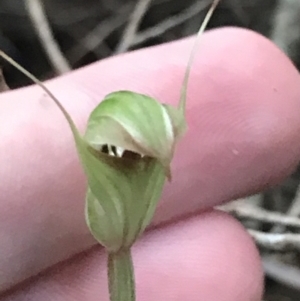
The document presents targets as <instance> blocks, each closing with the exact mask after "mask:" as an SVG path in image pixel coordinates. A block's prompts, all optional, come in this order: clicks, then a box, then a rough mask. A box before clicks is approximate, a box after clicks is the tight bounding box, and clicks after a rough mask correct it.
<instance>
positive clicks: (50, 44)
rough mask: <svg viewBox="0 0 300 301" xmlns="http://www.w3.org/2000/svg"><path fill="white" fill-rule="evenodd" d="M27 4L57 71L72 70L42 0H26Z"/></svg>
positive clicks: (60, 72)
mask: <svg viewBox="0 0 300 301" xmlns="http://www.w3.org/2000/svg"><path fill="white" fill-rule="evenodd" d="M25 5H26V8H27V11H28V14H29V16H30V19H31V21H32V23H33V25H34V28H35V31H36V33H37V35H38V37H39V39H40V41H41V44H42V46H43V48H44V50H45V52H46V54H47V56H48V58H49V60H50V62H51V64H52V66H53V68H54V69H55V71H56V72H57V73H58V74H62V73H65V72H67V71H70V70H71V67H70V65H69V63H68V61H67V60H66V58H65V57H64V55H63V54H62V52H61V51H60V48H59V46H58V44H57V42H56V40H55V39H54V37H53V34H52V30H51V27H50V25H49V23H48V20H47V17H46V14H45V11H44V7H43V4H42V2H41V0H25Z"/></svg>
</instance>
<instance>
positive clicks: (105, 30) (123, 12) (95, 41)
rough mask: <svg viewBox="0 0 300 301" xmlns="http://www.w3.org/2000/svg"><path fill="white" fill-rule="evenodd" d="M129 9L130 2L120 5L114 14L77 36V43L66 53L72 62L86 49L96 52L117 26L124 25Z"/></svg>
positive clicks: (81, 55) (130, 6)
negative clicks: (84, 33) (87, 31)
mask: <svg viewBox="0 0 300 301" xmlns="http://www.w3.org/2000/svg"><path fill="white" fill-rule="evenodd" d="M130 10H132V4H131V3H129V4H125V5H123V6H121V7H120V8H119V9H118V11H117V14H116V15H115V16H113V17H110V18H108V19H107V20H104V21H103V22H101V23H100V24H98V25H97V26H96V27H95V28H94V29H93V30H91V31H90V32H89V33H88V34H87V35H85V36H84V37H83V38H78V45H76V46H75V47H74V48H73V49H71V50H70V52H69V53H68V54H67V57H68V58H69V60H70V61H71V62H73V63H75V62H78V61H79V60H80V59H82V58H83V56H84V55H85V54H86V51H91V52H94V53H96V50H97V49H98V48H99V46H100V45H101V44H103V43H104V41H105V39H106V38H108V37H109V35H110V34H111V33H112V32H114V31H115V30H116V29H117V28H119V27H121V26H122V25H124V23H125V22H126V20H127V15H128V13H129V12H130ZM98 56H99V55H98Z"/></svg>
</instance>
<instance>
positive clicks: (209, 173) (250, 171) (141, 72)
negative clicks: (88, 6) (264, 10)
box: [0, 28, 300, 301]
mask: <svg viewBox="0 0 300 301" xmlns="http://www.w3.org/2000/svg"><path fill="white" fill-rule="evenodd" d="M193 41H194V39H184V40H181V41H177V42H174V43H169V44H165V45H161V46H157V47H153V48H148V49H144V50H140V51H136V52H132V53H129V54H125V55H120V56H117V57H115V58H111V59H107V60H103V61H101V62H98V63H95V64H92V65H90V66H88V67H85V68H82V69H80V70H78V71H73V72H71V73H70V74H67V75H65V76H62V77H60V78H57V79H54V80H52V81H49V82H47V83H46V84H47V86H48V87H49V89H50V90H51V91H52V92H53V93H54V94H55V95H56V96H57V97H58V98H59V100H60V101H61V102H62V103H63V105H64V106H65V107H66V108H67V110H68V111H69V112H70V114H71V115H72V117H73V118H74V120H75V122H76V124H77V125H78V126H79V128H80V129H81V130H84V127H85V124H86V120H87V117H88V115H89V113H90V112H91V110H92V109H93V108H94V107H95V105H96V104H97V103H98V102H99V101H100V100H101V99H102V98H103V97H104V96H105V95H106V94H108V93H110V92H112V91H116V90H122V89H128V90H132V91H136V92H141V93H146V94H149V95H151V96H153V97H156V98H157V99H158V100H160V101H161V102H167V103H172V104H174V105H175V104H177V102H178V99H179V93H180V87H181V83H182V79H183V75H184V71H185V68H186V63H187V59H188V56H189V53H190V50H191V47H192V45H193ZM299 112H300V77H299V74H298V72H297V70H296V69H295V67H294V66H293V65H292V63H291V62H290V61H289V60H288V58H287V57H286V56H285V55H284V54H283V53H282V52H281V51H280V50H278V49H277V48H276V47H275V46H274V45H273V44H272V43H271V42H270V41H268V40H267V39H265V38H263V37H261V36H260V35H258V34H256V33H253V32H251V31H247V30H243V29H236V28H224V29H218V30H213V31H209V32H208V33H205V34H204V36H203V40H202V43H200V46H199V51H198V54H197V58H196V60H195V62H194V64H193V69H192V74H191V79H190V83H189V87H188V100H187V121H188V124H189V129H188V132H187V134H186V136H185V137H184V138H183V140H182V141H181V142H180V144H179V146H178V149H177V151H176V154H175V158H174V161H173V164H172V171H173V181H172V182H171V183H168V184H167V185H166V189H165V191H164V194H163V197H162V200H161V202H160V204H159V207H158V210H157V213H156V215H155V218H154V221H153V223H152V226H151V227H150V229H149V231H148V232H147V233H146V234H145V235H143V237H142V238H141V239H140V240H139V241H138V242H137V243H136V245H135V247H134V250H133V257H134V265H135V270H136V281H137V300H140V301H152V300H165V301H168V300H170V301H176V300H189V301H198V300H209V301H260V300H261V297H262V288H263V273H262V268H261V264H260V260H259V254H258V252H257V250H256V248H255V245H254V243H253V242H252V240H251V238H250V237H249V236H248V234H247V232H246V231H245V230H244V228H243V227H242V226H241V225H240V224H239V223H238V222H237V221H236V220H234V219H233V218H232V217H230V216H228V215H227V214H225V213H221V212H218V211H216V210H213V209H212V207H213V206H215V205H219V204H221V203H224V202H226V201H229V200H232V199H235V198H238V197H242V196H246V195H249V194H252V193H255V192H258V191H260V190H262V189H265V188H267V187H270V186H271V185H275V184H277V183H279V182H280V181H281V180H283V179H284V178H285V177H287V176H288V175H289V174H290V173H291V172H292V171H293V170H294V169H295V167H296V165H297V164H298V162H299V158H300V139H299V138H300V137H299V136H300V118H299ZM0 138H1V139H0V141H1V147H0V166H1V168H0V191H1V195H0V246H1V249H0V291H1V292H2V295H0V296H1V297H0V298H1V300H3V301H26V300H32V301H39V300H43V301H48V300H56V301H60V300H66V301H69V300H70V301H71V300H76V301H77V300H78V301H81V300H82V301H94V300H95V301H98V300H101V301H102V300H103V301H107V300H108V294H107V282H106V268H105V265H106V257H105V253H104V251H103V249H102V248H101V246H95V241H94V239H93V238H92V237H91V235H90V234H89V232H88V229H87V227H86V225H85V221H84V214H83V210H84V195H85V188H86V181H85V176H84V174H83V172H82V169H81V166H80V164H79V161H78V157H77V154H76V149H75V145H74V142H73V140H72V135H71V132H70V129H69V128H68V125H67V123H66V121H65V120H64V118H63V116H62V114H61V113H60V111H59V110H58V109H57V108H56V107H55V105H54V104H53V102H52V101H51V99H50V98H49V97H47V96H46V95H45V94H44V93H43V92H42V91H41V89H40V88H38V87H36V86H32V87H28V88H23V89H19V90H15V91H10V92H5V93H3V94H1V95H0ZM38 273H40V274H39V275H38V276H37V274H38ZM20 283H21V284H20Z"/></svg>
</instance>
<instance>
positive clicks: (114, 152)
mask: <svg viewBox="0 0 300 301" xmlns="http://www.w3.org/2000/svg"><path fill="white" fill-rule="evenodd" d="M100 151H101V152H102V153H104V154H107V155H109V156H111V157H116V158H132V159H133V158H144V157H145V155H144V154H141V153H137V152H133V151H131V150H127V149H124V148H122V147H120V146H115V145H109V144H103V145H101V146H100Z"/></svg>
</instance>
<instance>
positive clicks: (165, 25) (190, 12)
mask: <svg viewBox="0 0 300 301" xmlns="http://www.w3.org/2000/svg"><path fill="white" fill-rule="evenodd" d="M209 3H210V1H196V2H195V3H194V4H192V5H191V6H190V7H189V8H187V9H186V10H184V11H183V12H182V13H180V14H178V15H177V16H173V17H170V18H168V19H167V20H165V21H162V22H161V23H159V24H157V25H155V26H154V27H151V28H149V29H146V30H144V31H143V32H140V33H139V34H136V35H135V38H134V40H133V41H132V44H131V46H136V45H138V44H141V43H144V42H146V41H147V40H149V39H152V38H155V37H158V36H160V35H162V34H163V33H165V32H166V31H168V30H170V29H172V28H174V27H176V26H178V25H180V24H182V23H184V22H186V21H187V20H189V19H191V18H192V17H195V16H197V15H198V14H199V13H200V12H201V11H203V10H204V9H205V8H206V7H207V5H208V4H209Z"/></svg>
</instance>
